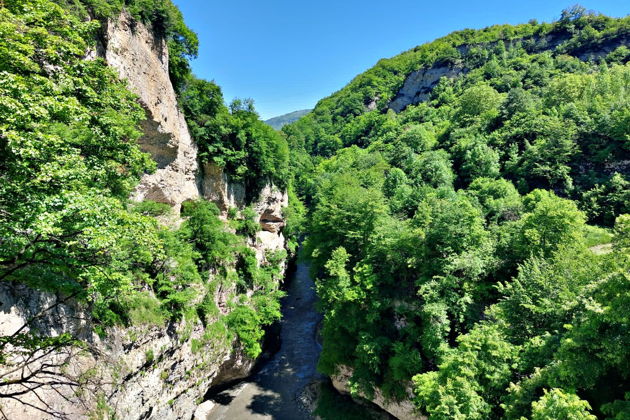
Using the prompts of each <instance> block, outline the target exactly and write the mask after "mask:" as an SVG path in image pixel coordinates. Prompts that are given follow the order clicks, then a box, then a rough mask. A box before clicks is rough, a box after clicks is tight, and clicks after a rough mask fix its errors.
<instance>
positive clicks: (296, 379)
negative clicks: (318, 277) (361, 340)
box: [209, 262, 321, 420]
mask: <svg viewBox="0 0 630 420" xmlns="http://www.w3.org/2000/svg"><path fill="white" fill-rule="evenodd" d="M289 281H290V284H289V290H288V291H287V296H286V297H285V298H284V301H283V310H282V313H283V319H282V322H281V332H280V339H281V343H280V350H279V351H278V352H277V353H276V354H275V355H274V357H273V358H272V359H271V360H270V361H269V362H267V363H266V364H265V365H264V366H263V367H262V368H261V370H260V371H259V372H258V373H256V374H255V375H254V376H253V377H251V378H249V379H247V380H245V381H244V382H240V383H238V384H237V385H235V386H234V387H232V388H230V389H227V390H225V391H222V392H220V393H218V394H216V395H215V396H214V397H213V398H212V401H213V402H214V403H215V407H214V408H213V410H212V411H211V412H210V417H209V418H210V419H212V420H219V419H225V420H242V419H243V420H244V419H278V420H299V419H307V418H309V417H310V416H309V415H308V414H307V413H305V412H304V411H303V409H302V408H301V406H300V405H299V403H298V399H297V397H298V395H299V394H300V393H301V392H302V391H303V389H304V388H305V387H306V385H308V384H309V383H310V382H312V381H314V380H317V379H320V378H321V376H320V374H318V373H317V371H316V365H317V360H318V358H319V352H320V345H319V343H318V342H317V340H316V329H317V324H318V322H319V320H320V318H321V317H320V315H319V314H318V313H317V311H315V307H314V305H315V301H316V294H315V290H314V283H313V280H312V279H311V277H310V275H309V266H308V264H305V263H302V262H299V263H298V264H297V267H296V270H295V271H294V272H293V274H292V277H291V278H290V279H289Z"/></svg>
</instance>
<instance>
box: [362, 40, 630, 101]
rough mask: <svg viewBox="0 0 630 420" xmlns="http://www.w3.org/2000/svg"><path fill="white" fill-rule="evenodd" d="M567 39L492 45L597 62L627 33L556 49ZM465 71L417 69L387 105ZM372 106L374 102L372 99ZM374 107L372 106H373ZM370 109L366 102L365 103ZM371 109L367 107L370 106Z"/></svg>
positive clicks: (447, 66)
mask: <svg viewBox="0 0 630 420" xmlns="http://www.w3.org/2000/svg"><path fill="white" fill-rule="evenodd" d="M568 39H569V36H568V35H567V34H562V33H556V34H548V35H545V36H543V37H540V36H532V37H529V38H520V39H513V40H510V41H497V42H492V43H490V45H495V44H497V43H498V42H502V43H504V44H505V47H506V48H509V47H511V46H514V45H516V44H519V43H520V44H521V46H522V47H523V48H525V50H526V51H528V52H529V53H540V52H543V51H552V52H554V54H567V55H572V56H574V57H577V58H579V59H580V60H582V61H589V60H591V61H597V60H599V59H600V58H602V57H604V56H606V55H607V54H609V53H610V52H612V51H614V50H615V49H616V48H617V47H619V46H621V45H628V43H630V36H628V35H625V34H622V35H614V36H611V37H610V38H608V39H602V40H600V41H599V43H598V44H597V45H590V44H589V45H588V46H585V47H580V48H577V49H574V50H569V51H564V50H562V51H561V52H558V50H557V49H558V48H559V47H560V48H562V45H563V43H564V42H565V41H567V40H568ZM473 47H475V45H462V46H459V47H457V52H458V53H459V54H460V56H462V57H464V56H466V54H468V52H469V51H470V50H471V48H473ZM468 71H469V69H467V68H466V67H465V66H464V65H463V64H461V63H457V64H453V63H436V64H435V65H433V66H431V67H427V68H421V69H418V70H416V71H414V72H412V73H410V74H408V75H407V77H406V78H405V81H404V82H403V85H402V87H401V88H400V89H399V90H398V92H397V94H396V96H395V97H394V98H393V99H392V100H391V101H390V102H389V104H388V108H389V109H392V110H394V111H395V112H400V111H402V110H403V109H405V108H406V107H407V106H409V105H416V104H419V103H421V102H425V101H427V100H428V99H429V97H430V96H431V91H432V90H433V88H434V87H435V86H436V85H437V84H438V82H439V81H440V79H441V78H442V77H446V78H449V79H454V78H456V77H458V76H460V75H462V74H465V73H467V72H468ZM374 105H375V101H374ZM374 108H375V106H374ZM368 109H370V105H368ZM370 110H371V109H370Z"/></svg>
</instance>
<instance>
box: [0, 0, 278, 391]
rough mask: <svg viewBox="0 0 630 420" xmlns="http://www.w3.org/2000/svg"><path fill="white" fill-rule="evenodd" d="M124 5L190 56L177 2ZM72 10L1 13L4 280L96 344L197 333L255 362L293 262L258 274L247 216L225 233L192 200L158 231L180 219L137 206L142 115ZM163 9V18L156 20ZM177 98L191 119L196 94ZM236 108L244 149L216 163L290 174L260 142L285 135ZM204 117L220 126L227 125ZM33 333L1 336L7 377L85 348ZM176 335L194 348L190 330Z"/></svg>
mask: <svg viewBox="0 0 630 420" xmlns="http://www.w3.org/2000/svg"><path fill="white" fill-rule="evenodd" d="M145 3H146V4H145ZM73 4H74V5H75V6H77V5H78V6H82V4H79V3H73ZM85 4H87V5H88V6H90V7H96V6H98V7H104V6H105V5H106V4H105V3H104V2H96V3H94V4H91V3H88V2H86V3H85ZM112 4H113V6H112V7H113V8H112V9H111V10H110V9H108V11H106V12H102V11H101V10H100V9H99V11H98V13H99V16H112V14H113V13H118V12H119V10H120V7H121V5H120V4H118V3H115V4H114V3H112ZM66 6H68V5H67V4H66ZM114 6H115V7H114ZM126 7H129V8H130V9H131V10H132V14H133V15H134V16H136V15H137V16H139V17H141V18H142V19H143V20H144V19H149V21H150V22H151V23H152V24H153V25H156V24H157V23H158V22H161V25H163V26H162V27H163V30H164V32H165V33H166V34H167V37H169V38H168V39H169V40H170V41H172V42H175V43H176V44H178V43H179V44H178V45H179V47H176V48H180V47H181V48H188V47H182V45H186V44H189V46H190V49H187V50H186V52H185V54H184V55H180V58H181V57H183V56H186V55H188V54H191V53H192V52H193V50H194V48H196V47H194V48H193V45H194V43H195V42H196V41H194V37H193V36H192V35H190V36H189V35H186V34H187V33H188V32H187V30H184V29H182V28H183V27H182V26H181V25H183V21H181V15H180V14H179V12H178V11H177V9H176V8H175V7H174V6H173V5H172V4H171V3H170V2H137V3H127V4H126ZM68 9H69V10H71V11H72V13H70V12H68ZM68 9H66V8H63V7H61V6H59V5H57V4H55V3H53V2H51V1H49V0H6V1H4V2H3V5H2V7H0V34H1V36H0V280H2V281H3V282H6V283H12V284H26V285H28V286H30V287H32V288H34V289H39V290H44V291H49V292H54V293H56V294H58V295H60V296H63V298H64V299H65V300H67V299H70V298H72V299H76V300H78V301H79V302H81V303H82V304H83V306H84V307H86V308H87V309H88V311H89V312H90V313H91V315H92V317H91V319H90V323H91V324H92V325H93V326H94V327H95V329H96V331H97V332H98V333H99V334H104V333H105V331H106V327H108V326H112V325H139V324H145V325H166V324H167V323H169V322H172V321H183V322H181V323H180V324H181V325H189V324H191V323H195V322H198V321H201V323H202V324H203V325H204V327H205V333H204V334H203V339H202V340H201V341H200V340H196V342H195V343H194V346H193V347H195V348H197V349H198V348H201V347H202V346H204V345H211V346H214V347H217V346H226V348H230V346H231V343H232V342H233V341H234V339H236V338H238V339H239V341H240V343H241V345H242V346H243V349H244V352H245V353H246V354H247V355H248V356H250V357H252V358H253V357H256V356H258V355H259V354H260V352H261V348H260V341H261V339H262V336H263V330H262V327H263V326H264V325H268V324H270V323H271V322H273V321H275V320H277V319H278V318H279V316H280V307H279V299H280V297H281V296H282V292H281V291H279V290H278V282H279V276H280V268H281V261H283V259H284V258H285V257H286V254H283V253H278V254H276V255H267V256H266V260H267V261H268V262H267V263H265V264H263V265H262V266H259V264H258V262H257V259H256V256H255V254H254V251H253V250H252V249H251V248H250V246H249V245H248V244H250V243H251V241H252V237H255V235H256V232H257V230H258V225H257V223H254V222H253V221H252V220H251V217H252V215H251V214H250V213H251V212H250V213H248V212H247V211H243V212H242V213H241V214H240V215H239V214H238V212H236V213H235V214H231V219H232V220H230V222H229V224H230V225H232V226H229V225H227V224H226V223H225V222H224V221H222V220H220V219H219V210H218V209H217V207H216V206H215V205H214V204H212V203H209V202H206V201H204V200H198V201H194V202H186V203H184V205H183V206H182V214H181V217H182V218H183V222H182V223H181V224H179V225H178V227H176V228H175V227H167V226H165V224H164V223H158V221H157V219H156V217H157V218H160V219H161V220H162V221H168V220H172V219H177V218H178V217H179V215H174V214H171V212H172V210H171V209H170V207H169V206H167V205H163V204H159V203H154V202H142V203H133V202H130V201H129V199H128V197H129V194H130V192H131V191H132V190H133V189H134V188H135V186H136V184H137V183H138V181H139V179H140V177H141V175H142V174H143V173H145V172H150V171H152V170H154V169H155V162H153V161H152V160H151V158H150V156H149V155H147V154H145V153H143V152H142V151H141V150H140V148H139V147H138V145H137V142H136V140H137V139H138V138H139V136H140V135H141V132H140V130H139V123H140V121H141V120H142V119H144V118H145V113H144V111H143V109H142V108H141V107H140V105H139V104H138V102H137V98H136V96H135V95H133V94H132V93H131V92H130V91H129V90H127V87H126V85H125V82H123V81H120V80H119V79H118V76H117V74H116V73H115V71H114V70H112V69H110V68H108V67H107V65H106V64H105V62H104V61H103V60H102V59H93V60H87V59H85V57H86V54H87V52H88V50H89V49H92V50H93V49H94V47H95V40H96V37H97V32H98V30H99V22H98V20H87V19H83V18H82V16H81V14H80V13H79V12H80V10H79V12H78V11H77V9H76V8H72V7H68ZM81 10H83V9H81ZM86 10H90V13H93V12H94V11H95V10H96V9H94V8H88V9H86ZM147 11H150V14H149V15H147V14H146V12H147ZM162 11H164V13H166V15H165V16H168V19H167V18H164V19H162V18H160V17H159V16H161V13H162ZM158 15H159V16H158ZM156 16H158V17H156ZM156 19H157V20H156ZM184 38H186V39H184ZM171 48H173V47H172V45H171ZM171 53H172V54H171V57H173V56H174V55H175V56H177V55H178V54H179V52H178V50H175V54H173V50H172V49H171ZM185 76H186V83H187V86H188V84H190V83H192V82H190V80H193V79H191V76H190V74H189V71H188V73H187V74H186V75H185ZM195 83H198V84H203V83H206V82H202V81H196V82H195ZM181 92H187V96H186V99H185V100H184V101H183V102H184V104H185V105H184V106H186V107H188V108H191V106H192V105H191V104H192V102H193V101H194V99H193V98H192V96H193V95H192V93H191V90H182V91H181ZM200 93H201V92H200ZM181 94H182V95H183V93H181ZM217 107H218V108H221V109H222V110H224V109H226V108H225V105H223V104H222V103H221V104H219V105H217ZM236 108H237V107H236ZM236 108H233V110H232V112H231V115H230V116H229V117H226V118H227V119H228V120H229V124H232V125H235V126H237V127H236V128H234V130H233V131H232V132H231V133H235V132H236V133H239V134H235V136H237V137H238V140H241V141H242V143H241V144H239V145H238V147H244V148H243V149H238V150H237V151H235V150H234V149H229V150H227V149H226V151H221V152H222V153H223V152H225V153H226V154H229V153H233V154H234V155H237V156H236V157H234V159H235V160H234V161H232V160H229V159H228V162H229V164H232V162H238V165H249V164H250V163H251V162H262V163H261V166H259V167H254V166H252V174H253V175H255V176H261V177H263V176H266V175H269V177H272V175H273V174H267V172H265V171H268V170H269V167H270V166H273V167H274V168H276V169H277V170H278V171H281V170H282V167H283V165H285V167H286V161H287V151H286V150H282V149H281V146H282V143H281V142H280V143H278V144H279V145H278V148H277V149H267V148H266V147H267V146H268V144H267V143H265V142H266V141H267V139H268V138H270V137H273V139H274V141H275V139H276V137H275V136H277V134H276V133H273V135H272V134H269V132H268V131H267V130H269V131H273V130H272V129H271V128H269V127H267V126H266V125H264V123H262V122H261V121H259V120H258V118H257V116H256V115H255V114H254V113H253V112H252V111H251V110H250V109H246V110H241V109H236ZM208 118H212V119H213V122H211V124H214V123H215V121H214V120H220V119H221V118H222V117H220V116H216V115H212V116H209V117H208ZM222 121H223V120H222ZM194 123H196V121H193V122H191V125H194ZM221 127H222V126H221ZM221 129H223V128H221ZM240 133H247V137H243V136H241V134H240ZM243 145H245V146H243ZM284 145H285V149H286V143H284ZM263 148H264V149H265V150H261V149H263ZM257 153H261V155H260V157H254V156H255V155H256V154H257ZM234 167H235V168H238V166H237V163H234ZM230 168H231V167H230ZM254 168H255V169H254ZM276 169H274V170H276ZM235 171H236V169H235ZM255 171H258V172H255ZM278 174H279V176H280V173H278ZM281 176H282V177H284V175H281ZM166 224H168V223H166ZM173 224H174V225H177V223H171V225H173ZM233 231H236V232H237V233H232V232H233ZM218 290H223V294H222V295H221V299H218V297H217V291H218ZM219 306H220V307H219ZM47 310H48V308H41V312H40V313H39V314H37V315H36V317H37V316H42V314H44V315H45V312H46V311H47ZM32 321H33V320H30V322H32ZM30 327H31V325H27V326H25V327H23V328H21V329H20V330H18V331H17V332H16V333H15V334H14V335H12V336H8V337H2V338H1V340H0V362H1V363H2V364H3V365H5V366H12V368H11V369H7V370H6V371H4V373H3V375H4V374H6V375H10V374H11V372H14V371H19V369H18V368H19V366H22V365H23V364H24V363H25V361H26V362H28V361H29V360H38V359H39V356H37V357H35V355H41V354H45V353H46V352H52V351H58V350H59V349H60V348H63V347H64V346H69V345H75V344H80V343H78V340H77V337H73V336H71V335H70V334H63V335H61V336H58V337H53V338H50V337H49V336H48V334H47V332H45V331H37V330H36V329H33V328H30ZM179 333H180V334H181V336H180V339H181V340H183V341H186V340H188V339H189V337H188V336H187V335H186V334H187V333H186V328H184V329H182V330H181V331H179ZM20 349H21V350H20ZM20 364H22V365H20ZM16 366H17V367H16ZM54 367H55V368H59V369H57V370H56V371H55V372H54V373H51V374H57V375H61V376H63V375H64V371H63V369H64V367H63V366H54ZM14 368H15V369H17V370H15V369H14ZM38 369H41V366H39V368H38ZM7 372H8V373H7ZM38 372H39V371H37V372H35V373H33V374H32V375H30V376H28V377H27V378H26V379H24V377H22V379H19V378H18V379H17V380H15V381H17V382H15V381H14V380H13V378H9V376H5V377H3V382H2V384H0V388H1V389H0V394H1V395H2V397H5V398H16V399H19V398H20V395H22V394H24V392H22V391H21V390H20V391H18V392H17V393H15V392H16V391H14V390H13V391H10V392H9V391H7V392H5V389H7V388H4V387H7V386H11V385H15V384H16V383H18V384H19V383H24V384H25V388H26V389H28V387H29V385H28V384H29V383H28V381H29V380H30V381H32V380H33V378H35V376H34V375H38V374H42V372H39V373H38ZM49 373H50V372H49ZM43 374H45V372H44V373H43ZM9 379H11V380H9ZM40 379H41V378H40ZM38 380H39V379H38ZM42 380H43V383H44V386H45V385H46V384H47V383H48V384H49V383H52V382H51V381H52V379H50V378H49V380H46V379H45V378H44V379H42ZM25 381H26V382H25Z"/></svg>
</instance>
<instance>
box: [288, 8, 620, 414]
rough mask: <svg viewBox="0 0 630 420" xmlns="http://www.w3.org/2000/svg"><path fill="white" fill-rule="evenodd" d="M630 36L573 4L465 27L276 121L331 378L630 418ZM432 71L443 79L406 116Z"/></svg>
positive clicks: (459, 403) (447, 404) (421, 401)
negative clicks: (511, 21) (409, 90)
mask: <svg viewBox="0 0 630 420" xmlns="http://www.w3.org/2000/svg"><path fill="white" fill-rule="evenodd" d="M629 31H630V18H623V19H614V18H609V17H606V16H601V15H595V14H589V13H585V12H584V10H583V9H581V8H579V7H575V8H572V9H570V10H567V11H565V12H563V14H562V16H561V18H560V19H559V20H558V21H557V22H554V23H543V24H539V23H536V22H530V23H528V24H524V25H518V26H508V25H503V26H494V27H490V28H487V29H483V30H478V31H473V30H464V31H460V32H455V33H452V34H450V35H448V36H446V37H444V38H441V39H439V40H436V41H434V42H432V43H429V44H425V45H422V46H419V47H416V48H414V49H412V50H410V51H408V52H406V53H403V54H401V55H399V56H397V57H394V58H391V59H387V60H381V61H380V62H379V63H378V64H377V65H376V66H375V67H374V68H372V69H370V70H368V71H367V72H365V73H364V74H362V75H359V76H357V77H356V78H355V79H354V80H353V81H352V82H351V83H350V84H349V85H348V86H346V87H345V88H343V89H342V90H340V91H339V92H337V93H335V94H333V95H332V96H331V97H329V98H326V99H323V100H321V101H320V102H319V103H318V105H317V107H316V108H315V109H314V110H313V111H312V112H311V113H310V114H308V115H307V116H305V117H303V118H302V119H300V120H299V121H297V122H296V123H294V124H292V125H289V126H285V127H284V128H283V131H284V133H285V134H286V135H287V138H288V141H289V144H290V147H291V154H292V158H291V163H292V169H293V171H294V173H295V177H296V179H297V186H298V190H299V193H300V195H301V197H302V198H303V199H304V201H305V202H306V203H308V204H309V208H310V215H309V218H308V222H307V227H306V230H307V231H308V238H307V241H306V247H307V248H308V251H309V252H310V254H311V256H312V260H313V267H314V271H315V274H316V275H317V276H318V281H317V289H318V293H319V296H320V298H321V309H322V311H323V312H324V315H325V319H324V327H323V339H324V348H323V353H322V357H321V360H320V369H321V370H322V371H323V372H325V373H327V374H334V373H335V371H336V369H337V368H338V367H339V366H340V365H345V366H349V367H351V368H352V369H353V377H352V383H351V386H352V388H353V389H354V390H355V391H356V392H359V391H361V392H363V393H365V394H367V395H368V396H369V395H370V394H371V392H372V390H373V388H374V387H379V388H380V389H381V390H382V391H383V392H384V393H385V395H387V396H388V397H389V398H392V399H407V398H410V397H409V392H413V398H414V401H415V403H416V405H417V407H418V409H419V411H420V412H422V413H425V414H428V415H430V417H431V418H435V419H452V418H459V419H464V418H465V419H488V418H514V419H519V418H584V419H586V418H592V416H593V413H595V414H596V415H598V416H607V417H609V418H619V419H620V418H626V417H627V416H628V415H630V411H628V407H629V406H630V405H629V402H628V396H629V395H630V394H627V392H628V388H627V384H628V380H629V379H630V366H629V365H628V361H629V360H630V353H629V349H630V330H629V329H628V321H629V320H628V311H627V308H628V304H629V303H630V278H629V277H628V273H629V270H630V252H629V249H628V247H627V243H628V238H629V236H628V235H629V234H630V232H629V230H628V226H629V225H628V217H630V216H627V215H624V214H626V213H630V193H629V190H630V189H629V188H628V187H629V182H630V181H629V179H628V176H629V174H630V168H629V166H628V160H629V159H630V119H629V118H630V102H629V99H628V98H629V97H630V96H629V95H628V93H629V92H630V64H628V60H629V59H630V50H629V49H628V46H627V44H628V40H629V35H628V34H629V33H630V32H629ZM423 69H424V70H426V69H432V71H435V72H442V74H444V75H445V76H446V77H442V78H441V79H440V80H439V82H437V83H436V84H435V85H434V86H432V87H431V89H430V91H429V92H425V94H426V100H423V99H422V98H420V99H418V100H415V101H410V102H411V103H409V104H408V106H406V107H404V109H403V110H402V111H401V112H399V113H395V112H394V111H393V110H392V109H390V106H389V105H390V104H391V103H392V101H393V100H394V99H395V98H396V97H397V95H398V92H399V90H400V89H401V87H402V86H403V83H404V81H405V78H406V77H407V76H408V75H409V74H411V73H412V72H414V71H416V70H423ZM611 237H612V238H613V239H612V246H611V245H605V246H601V247H595V248H594V249H589V248H590V247H593V246H595V245H598V244H604V243H608V242H611V239H610V238H611ZM601 249H603V250H604V251H603V252H602V251H601Z"/></svg>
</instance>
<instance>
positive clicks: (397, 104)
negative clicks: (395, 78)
mask: <svg viewBox="0 0 630 420" xmlns="http://www.w3.org/2000/svg"><path fill="white" fill-rule="evenodd" d="M463 72H464V69H463V68H462V67H456V66H450V65H441V66H434V67H429V68H422V69H420V70H416V71H414V72H413V73H411V74H409V75H408V76H407V78H406V79H405V82H404V83H403V86H402V88H400V90H399V91H398V94H397V95H396V97H395V98H394V99H393V100H392V101H391V102H390V103H389V108H390V109H393V110H394V111H395V112H400V111H402V110H403V109H405V108H406V107H407V106H409V105H416V104H419V103H420V102H424V101H426V100H428V99H429V96H430V95H431V91H432V90H433V88H434V87H435V86H436V85H437V84H438V82H439V81H440V79H441V78H442V77H447V78H449V79H452V78H455V77H457V76H459V75H460V74H462V73H463Z"/></svg>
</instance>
